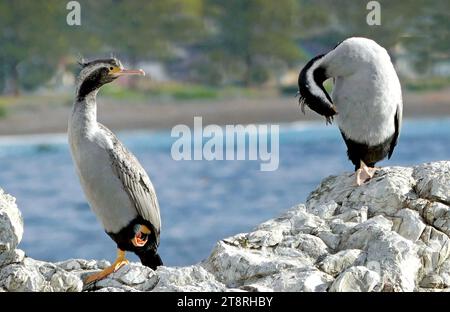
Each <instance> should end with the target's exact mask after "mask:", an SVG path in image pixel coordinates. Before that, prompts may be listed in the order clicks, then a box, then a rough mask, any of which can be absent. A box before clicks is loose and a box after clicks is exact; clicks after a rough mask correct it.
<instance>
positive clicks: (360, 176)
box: [355, 160, 379, 186]
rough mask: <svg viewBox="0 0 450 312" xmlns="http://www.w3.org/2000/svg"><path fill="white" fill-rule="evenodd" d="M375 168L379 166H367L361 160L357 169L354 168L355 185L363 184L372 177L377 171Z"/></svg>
mask: <svg viewBox="0 0 450 312" xmlns="http://www.w3.org/2000/svg"><path fill="white" fill-rule="evenodd" d="M377 170H379V168H371V167H368V166H367V165H366V164H365V163H364V162H363V161H362V160H361V163H360V167H359V169H358V170H356V172H355V177H356V185H358V186H361V185H363V184H364V183H365V182H367V181H369V180H370V179H372V178H373V176H374V175H375V173H376V172H377Z"/></svg>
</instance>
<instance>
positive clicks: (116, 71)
mask: <svg viewBox="0 0 450 312" xmlns="http://www.w3.org/2000/svg"><path fill="white" fill-rule="evenodd" d="M109 74H110V75H111V76H113V77H114V78H117V77H120V76H133V75H139V76H145V72H144V71H143V70H142V69H124V68H120V67H114V68H113V69H111V70H110V71H109Z"/></svg>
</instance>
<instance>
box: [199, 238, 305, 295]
mask: <svg viewBox="0 0 450 312" xmlns="http://www.w3.org/2000/svg"><path fill="white" fill-rule="evenodd" d="M309 264H310V263H309V260H308V259H305V258H290V257H279V256H275V255H273V254H272V253H270V252H263V251H259V250H249V249H244V248H239V247H235V246H230V245H228V244H226V243H224V242H219V243H217V245H216V247H215V248H214V250H213V252H212V254H211V255H210V256H209V258H208V259H207V260H206V262H205V263H204V267H205V269H206V270H208V271H209V272H211V273H212V274H213V275H214V276H215V277H216V278H217V279H218V280H219V281H220V282H222V283H224V284H225V285H226V286H227V287H239V286H242V285H243V284H244V282H245V281H246V280H249V279H252V278H255V277H263V276H267V275H272V274H275V273H277V272H279V271H281V270H285V269H289V268H296V267H305V266H307V265H309Z"/></svg>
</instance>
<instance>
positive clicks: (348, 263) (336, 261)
mask: <svg viewBox="0 0 450 312" xmlns="http://www.w3.org/2000/svg"><path fill="white" fill-rule="evenodd" d="M365 260H366V254H365V252H363V251H362V250H359V249H347V250H341V251H339V252H338V253H336V254H333V255H329V256H328V257H326V258H325V259H323V260H322V261H321V262H320V263H319V269H320V270H322V271H324V272H325V273H328V274H330V275H332V276H336V275H338V274H340V273H341V272H342V271H344V270H346V269H347V268H349V267H352V266H359V265H363V264H364V262H365Z"/></svg>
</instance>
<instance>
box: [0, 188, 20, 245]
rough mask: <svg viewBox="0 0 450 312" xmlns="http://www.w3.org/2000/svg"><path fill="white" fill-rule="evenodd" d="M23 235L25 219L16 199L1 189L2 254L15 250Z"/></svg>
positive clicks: (0, 232)
mask: <svg viewBox="0 0 450 312" xmlns="http://www.w3.org/2000/svg"><path fill="white" fill-rule="evenodd" d="M22 235H23V219H22V215H21V214H20V211H19V209H18V208H17V205H16V199H15V198H14V197H12V196H11V195H8V194H5V193H4V192H3V190H2V189H1V188H0V254H2V253H4V252H8V251H12V250H14V249H15V248H16V247H17V245H18V244H19V243H20V241H21V240H22Z"/></svg>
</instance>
